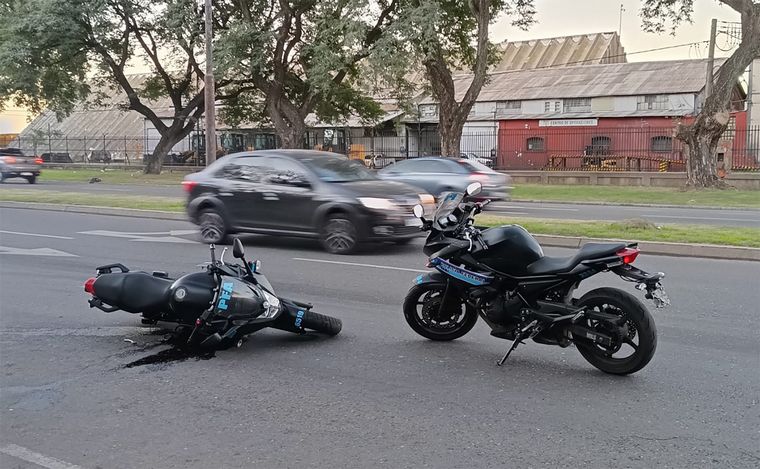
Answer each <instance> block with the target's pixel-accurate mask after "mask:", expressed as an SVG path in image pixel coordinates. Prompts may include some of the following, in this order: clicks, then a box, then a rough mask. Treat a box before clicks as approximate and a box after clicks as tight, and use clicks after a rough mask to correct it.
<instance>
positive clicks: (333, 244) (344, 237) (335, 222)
mask: <svg viewBox="0 0 760 469" xmlns="http://www.w3.org/2000/svg"><path fill="white" fill-rule="evenodd" d="M321 241H322V246H323V247H324V248H325V250H326V251H327V252H330V253H332V254H350V253H352V252H354V251H356V248H357V247H358V245H359V234H358V232H357V230H356V226H355V225H354V223H353V222H352V221H351V220H350V219H349V217H348V215H346V214H343V213H336V214H332V215H330V216H328V217H327V220H326V221H325V223H324V225H323V226H322V233H321Z"/></svg>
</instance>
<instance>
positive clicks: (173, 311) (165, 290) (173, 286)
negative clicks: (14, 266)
mask: <svg viewBox="0 0 760 469" xmlns="http://www.w3.org/2000/svg"><path fill="white" fill-rule="evenodd" d="M210 251H211V262H208V263H205V264H204V267H205V268H204V270H202V271H201V272H195V273H190V274H187V275H183V276H181V277H179V278H177V279H171V278H169V277H168V275H167V274H166V273H165V272H160V271H157V272H152V273H147V272H133V271H130V270H129V269H128V268H127V267H125V266H124V265H122V264H110V265H104V266H101V267H98V268H97V269H96V272H97V276H96V277H93V278H90V279H88V280H87V281H86V282H85V284H84V290H85V291H86V292H87V293H89V294H90V295H92V298H90V299H89V300H88V303H89V304H90V307H91V308H98V309H100V310H101V311H105V312H106V313H111V312H114V311H117V310H123V311H126V312H128V313H133V314H141V315H142V317H143V323H144V324H156V323H158V322H168V323H174V324H176V325H177V326H176V328H175V336H177V337H181V338H182V342H183V345H199V344H200V346H201V347H204V348H218V347H226V346H230V345H236V346H238V347H239V346H241V345H242V343H243V338H244V337H245V336H246V335H248V334H251V333H253V332H256V331H258V330H260V329H263V328H265V327H272V328H275V329H280V330H283V331H288V332H294V333H298V334H301V333H304V332H306V331H307V330H313V331H316V332H321V333H324V334H327V335H331V336H332V335H336V334H338V333H339V332H340V331H341V328H342V322H341V321H340V319H337V318H333V317H330V316H326V315H323V314H319V313H316V312H314V311H312V307H313V306H312V305H311V304H308V303H302V302H299V301H294V300H289V299H286V298H282V297H279V296H277V295H276V294H275V291H274V288H272V285H271V284H270V283H269V281H268V280H267V278H266V277H265V276H264V274H262V273H261V262H260V261H255V262H248V261H246V260H245V253H244V248H243V244H242V243H241V242H240V240H239V239H237V238H235V240H234V242H233V247H232V253H233V256H234V257H235V258H236V259H240V260H241V261H242V262H241V263H239V264H228V263H226V262H225V261H224V254H225V252H226V251H227V248H225V249H224V251H223V252H222V255H221V257H220V259H219V260H217V259H216V255H215V247H214V245H213V244H212V245H210Z"/></svg>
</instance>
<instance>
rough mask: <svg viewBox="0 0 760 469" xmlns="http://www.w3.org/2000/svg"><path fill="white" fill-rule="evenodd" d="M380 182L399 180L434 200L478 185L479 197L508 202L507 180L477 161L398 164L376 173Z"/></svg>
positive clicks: (415, 160) (438, 159) (432, 159)
mask: <svg viewBox="0 0 760 469" xmlns="http://www.w3.org/2000/svg"><path fill="white" fill-rule="evenodd" d="M377 174H378V176H380V178H381V179H387V180H391V181H400V182H405V183H407V184H411V185H413V186H416V187H419V188H420V189H423V190H425V191H426V192H428V193H429V194H432V195H434V196H435V197H438V196H439V195H441V194H442V193H444V192H449V191H458V192H464V190H465V189H466V188H467V185H468V184H470V183H473V182H476V181H477V182H480V183H481V184H482V185H483V190H482V192H481V193H480V194H479V196H478V197H479V198H483V199H493V200H509V198H510V193H511V191H512V187H511V185H510V183H511V178H510V177H509V176H508V175H506V174H503V173H499V172H497V171H494V170H493V169H491V168H489V167H487V166H486V165H484V164H482V163H480V162H479V161H477V160H470V159H466V158H442V157H425V158H410V159H408V160H403V161H399V162H397V163H395V164H392V165H390V166H388V167H385V168H383V169H381V170H380V171H378V172H377Z"/></svg>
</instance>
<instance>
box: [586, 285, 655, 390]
mask: <svg viewBox="0 0 760 469" xmlns="http://www.w3.org/2000/svg"><path fill="white" fill-rule="evenodd" d="M578 306H585V307H586V310H587V311H592V312H597V313H603V314H608V315H612V316H616V317H617V318H618V319H615V320H612V321H605V320H598V319H592V318H587V319H586V322H585V326H586V327H587V328H589V329H591V330H593V331H595V332H598V333H600V334H604V335H607V336H611V337H612V339H613V340H612V344H611V345H609V346H607V345H602V344H596V343H592V342H590V341H586V340H584V339H581V338H576V340H575V344H576V346H577V347H578V351H579V352H580V353H581V355H583V358H585V359H586V360H587V361H588V362H589V363H591V364H592V365H594V366H595V367H597V368H599V369H600V370H602V371H604V372H605V373H611V374H617V375H626V374H630V373H635V372H636V371H639V370H640V369H642V368H644V367H645V366H646V365H647V363H649V361H650V360H651V359H652V357H653V356H654V352H655V350H656V348H657V329H656V328H655V324H654V319H652V316H651V315H650V314H649V311H647V309H646V307H645V306H644V305H643V304H642V303H641V301H639V300H638V299H637V298H636V297H635V296H633V295H631V294H630V293H627V292H624V291H621V290H617V289H615V288H599V289H597V290H593V291H590V292H588V293H586V294H585V295H583V297H582V298H581V299H580V300H579V301H578Z"/></svg>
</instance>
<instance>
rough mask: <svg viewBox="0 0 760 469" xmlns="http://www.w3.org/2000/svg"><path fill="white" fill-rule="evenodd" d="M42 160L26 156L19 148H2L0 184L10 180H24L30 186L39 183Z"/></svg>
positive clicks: (0, 150)
mask: <svg viewBox="0 0 760 469" xmlns="http://www.w3.org/2000/svg"><path fill="white" fill-rule="evenodd" d="M41 166H42V158H37V157H36V156H26V155H24V152H22V151H21V150H20V149H18V148H0V182H3V181H5V180H6V179H8V178H14V177H15V178H24V179H26V180H27V181H29V184H34V183H35V182H37V177H39V175H40V172H41V171H40V167H41Z"/></svg>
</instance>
